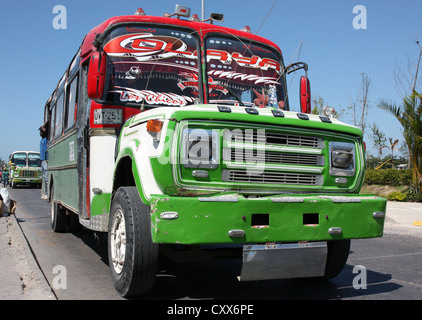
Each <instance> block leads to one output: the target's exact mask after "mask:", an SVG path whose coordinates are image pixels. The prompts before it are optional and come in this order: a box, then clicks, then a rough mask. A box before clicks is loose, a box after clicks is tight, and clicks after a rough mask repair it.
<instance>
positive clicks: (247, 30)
mask: <svg viewBox="0 0 422 320" xmlns="http://www.w3.org/2000/svg"><path fill="white" fill-rule="evenodd" d="M240 31H244V32H247V33H252V30H251V28H250V27H249V26H244V27H243V28H242V29H240Z"/></svg>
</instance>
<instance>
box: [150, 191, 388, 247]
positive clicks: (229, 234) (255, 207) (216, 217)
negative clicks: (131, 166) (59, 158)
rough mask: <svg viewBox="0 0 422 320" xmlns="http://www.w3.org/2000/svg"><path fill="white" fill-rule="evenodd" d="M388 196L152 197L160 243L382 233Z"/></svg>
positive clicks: (154, 229) (154, 226) (155, 236)
mask: <svg viewBox="0 0 422 320" xmlns="http://www.w3.org/2000/svg"><path fill="white" fill-rule="evenodd" d="M385 210H386V200H385V199H383V198H380V197H377V196H374V195H311V194H307V195H294V196H293V195H281V196H269V197H264V198H245V197H243V196H240V195H237V194H229V195H219V196H213V197H169V196H162V195H160V196H152V201H151V223H152V237H153V241H154V242H156V243H180V244H203V243H257V242H258V243H259V242H264V243H268V242H297V241H324V240H340V239H359V238H375V237H381V236H382V234H383V229H384V220H385V212H386V211H385Z"/></svg>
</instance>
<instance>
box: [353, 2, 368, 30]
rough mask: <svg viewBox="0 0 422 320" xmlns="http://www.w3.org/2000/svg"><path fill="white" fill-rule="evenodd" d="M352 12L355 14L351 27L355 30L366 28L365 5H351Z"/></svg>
mask: <svg viewBox="0 0 422 320" xmlns="http://www.w3.org/2000/svg"><path fill="white" fill-rule="evenodd" d="M353 13H354V14H356V15H355V17H354V18H353V22H352V24H353V28H354V29H355V30H360V29H363V30H366V29H367V15H366V7H365V6H363V5H361V4H359V5H357V6H354V7H353Z"/></svg>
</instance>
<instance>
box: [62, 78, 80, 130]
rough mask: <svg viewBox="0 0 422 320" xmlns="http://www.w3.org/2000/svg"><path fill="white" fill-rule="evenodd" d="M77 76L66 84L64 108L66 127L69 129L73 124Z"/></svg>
mask: <svg viewBox="0 0 422 320" xmlns="http://www.w3.org/2000/svg"><path fill="white" fill-rule="evenodd" d="M78 78H79V77H78V76H76V77H75V78H74V79H73V80H72V82H71V83H70V84H69V86H68V91H67V92H68V96H69V97H68V104H67V108H66V117H65V119H66V127H65V129H66V130H67V129H70V128H72V127H73V126H74V125H75V119H76V117H75V115H76V113H75V112H76V102H77V101H78Z"/></svg>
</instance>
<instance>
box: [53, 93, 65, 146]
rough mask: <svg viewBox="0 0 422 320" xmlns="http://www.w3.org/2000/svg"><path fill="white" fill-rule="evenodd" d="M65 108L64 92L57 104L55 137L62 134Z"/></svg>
mask: <svg viewBox="0 0 422 320" xmlns="http://www.w3.org/2000/svg"><path fill="white" fill-rule="evenodd" d="M63 108H64V92H63V93H62V94H61V95H60V97H59V98H58V99H57V104H56V121H55V122H56V124H55V126H54V132H55V133H54V137H55V138H56V137H58V136H60V135H61V134H62V129H63Z"/></svg>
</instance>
